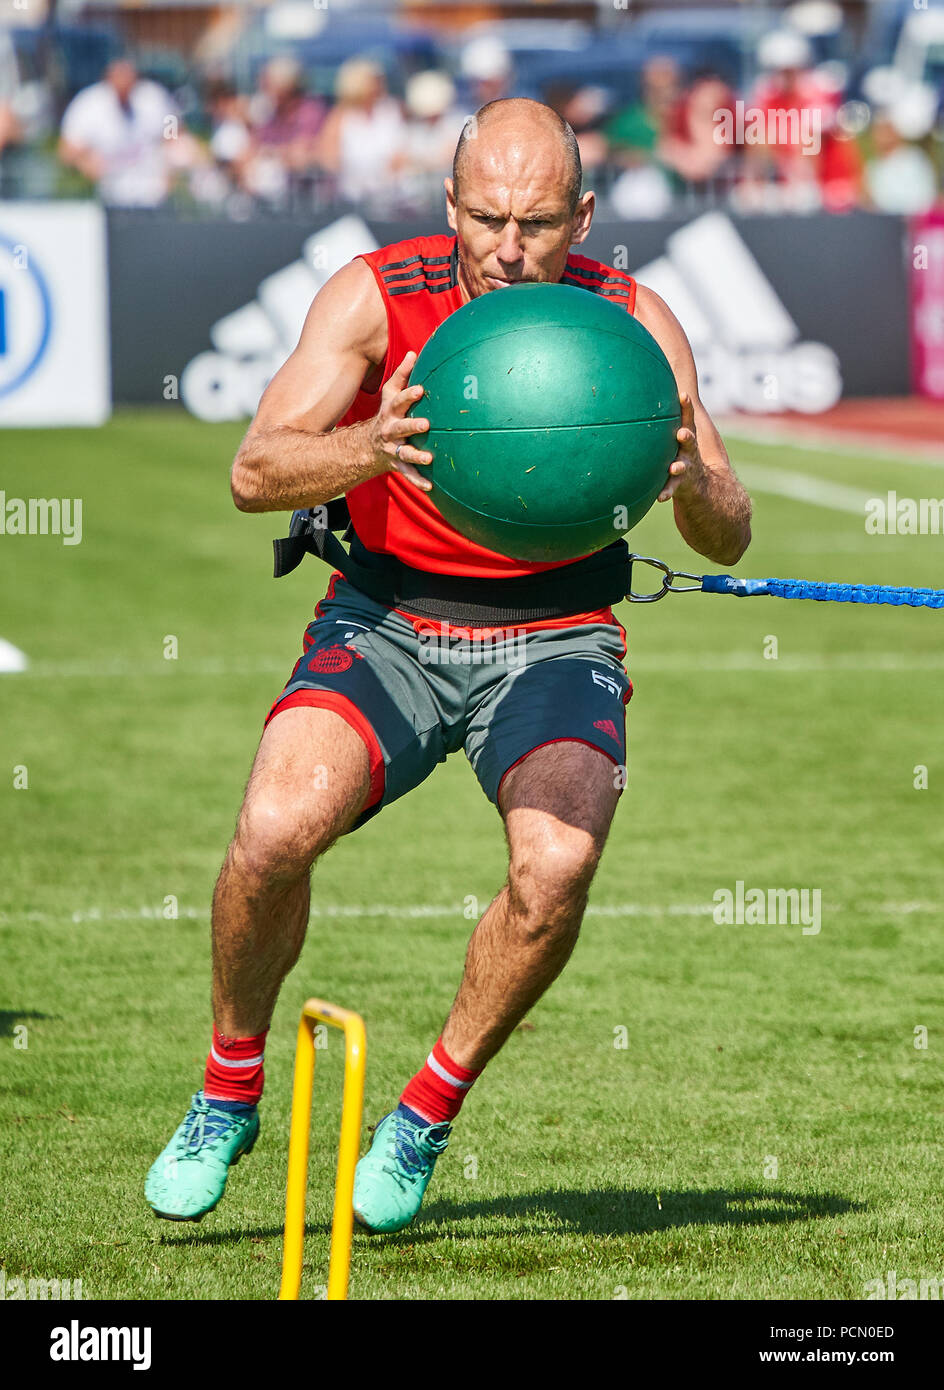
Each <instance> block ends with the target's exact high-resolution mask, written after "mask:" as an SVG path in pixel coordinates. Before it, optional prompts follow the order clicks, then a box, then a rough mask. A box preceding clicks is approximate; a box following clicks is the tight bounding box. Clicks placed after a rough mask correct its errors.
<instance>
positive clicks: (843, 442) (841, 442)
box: [716, 417, 944, 473]
mask: <svg viewBox="0 0 944 1390" xmlns="http://www.w3.org/2000/svg"><path fill="white" fill-rule="evenodd" d="M716 423H717V425H718V429H719V430H720V431H721V433H722V435H723V436H724V438H725V439H729V440H732V441H736V440H743V441H744V442H745V443H746V444H769V445H771V446H773V445H777V446H786V447H787V448H788V449H798V450H800V451H802V452H805V453H808V454H839V455H841V456H843V457H848V458H867V459H869V460H874V461H876V462H878V461H885V462H890V463H914V464H919V465H921V466H923V467H928V468H944V449H942V448H941V446H940V444H936V443H930V442H927V441H924V442H922V441H921V440H917V439H915V440H910V439H902V438H901V436H900V435H892V434H862V433H858V432H856V433H853V432H851V431H848V432H847V431H843V432H842V434H833V433H832V432H831V431H830V430H825V429H821V430H808V429H806V428H805V427H803V428H802V429H801V431H800V432H798V433H794V432H793V431H792V430H791V428H790V426H789V425H770V426H762V425H754V426H753V427H752V426H750V425H745V423H744V422H743V421H742V420H741V419H740V418H737V419H733V418H731V417H728V418H727V419H720V420H718V421H716ZM734 467H735V471H736V472H738V473H739V472H740V469H739V467H738V464H737V460H736V459H735V460H734Z"/></svg>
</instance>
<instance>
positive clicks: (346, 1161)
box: [279, 999, 367, 1299]
mask: <svg viewBox="0 0 944 1390" xmlns="http://www.w3.org/2000/svg"><path fill="white" fill-rule="evenodd" d="M319 1023H329V1024H330V1025H331V1026H332V1027H333V1028H340V1029H342V1030H343V1032H344V1094H343V1096H342V1100H341V1138H340V1143H339V1145H338V1172H337V1178H336V1179H335V1185H334V1217H333V1219H332V1222H331V1259H330V1263H329V1266H328V1298H329V1299H344V1298H347V1285H348V1276H349V1274H350V1268H351V1236H352V1234H353V1231H354V1169H355V1168H356V1166H357V1157H358V1152H359V1150H360V1142H361V1118H362V1115H363V1111H364V1068H365V1066H366V1064H367V1032H366V1030H365V1028H364V1020H363V1019H362V1018H361V1016H360V1014H355V1013H352V1012H351V1011H350V1009H339V1008H338V1007H337V1006H336V1005H335V1004H326V1003H325V1002H324V1000H322V999H309V1000H308V1001H307V1003H306V1004H304V1005H303V1007H302V1016H301V1020H300V1022H299V1025H298V1044H297V1047H296V1050H295V1082H294V1085H293V1088H292V1120H291V1128H290V1130H289V1137H288V1181H287V1184H286V1190H285V1238H284V1242H283V1245H282V1285H281V1288H280V1289H279V1298H280V1299H297V1298H298V1291H299V1288H300V1287H301V1282H302V1251H303V1248H304V1244H305V1198H306V1196H307V1193H308V1137H309V1133H310V1130H311V1095H312V1089H313V1086H314V1080H315V1027H316V1025H317V1024H319Z"/></svg>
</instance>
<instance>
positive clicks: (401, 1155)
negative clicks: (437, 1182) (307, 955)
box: [354, 1110, 452, 1235]
mask: <svg viewBox="0 0 944 1390" xmlns="http://www.w3.org/2000/svg"><path fill="white" fill-rule="evenodd" d="M451 1129H452V1126H451V1125H447V1124H435V1125H427V1126H426V1128H425V1129H424V1128H423V1127H422V1126H420V1125H416V1124H413V1123H412V1121H410V1120H408V1119H407V1118H406V1116H405V1115H401V1114H399V1113H398V1112H397V1111H396V1110H392V1111H391V1112H390V1114H389V1115H385V1116H384V1117H383V1119H382V1120H381V1121H380V1123H379V1124H378V1125H377V1128H376V1129H375V1130H374V1139H373V1143H372V1144H371V1146H370V1148H369V1149H368V1150H367V1153H365V1155H364V1157H363V1158H362V1159H361V1161H360V1162H359V1163H358V1165H357V1171H356V1173H355V1175H354V1217H355V1219H356V1220H357V1221H358V1222H359V1224H360V1225H361V1226H363V1227H365V1228H366V1229H367V1230H368V1231H371V1232H373V1233H374V1234H376V1235H379V1234H381V1233H383V1234H386V1233H388V1232H390V1231H402V1230H403V1228H404V1226H409V1224H410V1222H411V1221H412V1220H413V1218H414V1216H415V1215H416V1213H417V1212H418V1211H419V1209H420V1205H421V1203H422V1201H423V1194H424V1193H425V1191H426V1188H427V1186H428V1185H429V1180H430V1178H431V1177H432V1176H433V1169H434V1168H435V1166H436V1160H437V1158H438V1157H439V1155H440V1154H441V1153H442V1151H443V1149H444V1148H445V1147H446V1145H447V1143H448V1142H449V1134H450V1131H451Z"/></svg>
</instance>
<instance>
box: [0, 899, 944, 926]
mask: <svg viewBox="0 0 944 1390" xmlns="http://www.w3.org/2000/svg"><path fill="white" fill-rule="evenodd" d="M485 901H486V900H485V898H484V897H483V898H482V899H481V902H482V903H483V904H484V903H485ZM826 906H827V908H828V909H829V910H830V911H831V912H847V911H851V912H868V913H870V914H875V913H879V914H881V915H884V916H890V917H908V916H912V915H914V914H915V913H941V912H944V904H941V903H936V902H928V901H924V900H922V899H915V900H909V901H904V902H882V903H874V904H873V903H869V904H868V905H863V904H848V903H827V904H826ZM714 910H715V908H714V904H713V903H615V904H598V905H595V904H592V903H591V905H590V906H589V907H588V908H587V911H586V916H588V917H656V918H660V917H710V916H711V915H712V914H713V912H714ZM209 916H210V907H209V904H207V905H206V906H205V907H192V906H180V907H178V908H177V919H185V920H188V921H201V922H204V921H207V920H208V919H209ZM378 917H382V918H391V917H392V918H398V919H399V918H404V919H416V918H424V917H425V918H442V917H447V918H450V917H451V918H460V919H461V918H464V917H465V905H464V904H463V903H454V904H451V905H450V904H448V903H358V904H349V903H333V904H332V903H324V904H321V905H320V906H318V907H312V909H311V912H310V914H309V919H310V920H311V921H317V920H318V919H319V918H328V919H332V918H345V919H351V918H357V919H361V918H378ZM168 920H174V919H173V918H166V917H165V915H164V908H163V907H161V906H156V907H155V906H146V907H138V908H128V907H123V908H107V907H90V908H82V909H79V910H77V911H74V912H67V911H64V912H37V911H29V912H0V926H19V925H21V924H23V923H29V922H34V923H38V924H44V923H56V922H70V923H73V924H75V925H81V924H83V923H85V922H139V921H168ZM466 920H469V921H471V920H472V919H471V918H469V919H466Z"/></svg>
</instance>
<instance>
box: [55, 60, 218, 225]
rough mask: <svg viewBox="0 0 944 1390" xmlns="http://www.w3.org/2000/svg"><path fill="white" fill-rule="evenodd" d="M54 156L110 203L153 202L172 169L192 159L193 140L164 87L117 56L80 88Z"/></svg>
mask: <svg viewBox="0 0 944 1390" xmlns="http://www.w3.org/2000/svg"><path fill="white" fill-rule="evenodd" d="M59 157H60V159H61V160H62V161H63V163H64V164H67V165H69V166H70V167H72V168H74V169H78V170H79V172H80V173H82V174H84V175H85V177H86V178H88V179H90V180H91V181H92V182H93V183H94V184H96V185H97V188H98V192H99V196H100V197H101V199H102V201H103V202H105V203H108V204H110V205H111V206H114V207H158V206H159V205H160V204H161V203H162V202H163V201H164V200H165V198H166V197H167V195H168V193H169V191H170V186H171V182H172V178H173V174H174V170H175V168H179V167H182V166H185V165H188V164H190V163H193V162H194V158H195V152H194V149H193V141H192V139H191V137H190V136H189V135H188V134H187V132H186V131H185V130H184V128H183V125H182V123H181V119H180V113H179V111H178V109H177V106H176V104H175V102H174V99H173V97H172V96H171V95H170V93H169V92H167V91H165V89H164V88H163V87H161V86H159V84H158V83H156V82H149V81H147V80H146V79H143V78H141V77H139V76H138V72H137V69H136V68H135V66H134V64H133V63H132V62H130V61H129V60H128V59H126V58H120V59H118V60H116V61H115V62H113V63H111V64H110V65H109V67H108V68H107V69H106V72H105V76H104V78H103V80H102V81H101V82H96V83H94V84H93V85H92V86H91V87H86V88H84V90H83V91H81V92H79V93H78V95H77V96H76V97H74V98H73V100H72V101H71V102H70V103H69V105H68V106H67V108H66V112H65V115H64V116H63V118H62V127H61V131H60V141H59Z"/></svg>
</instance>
